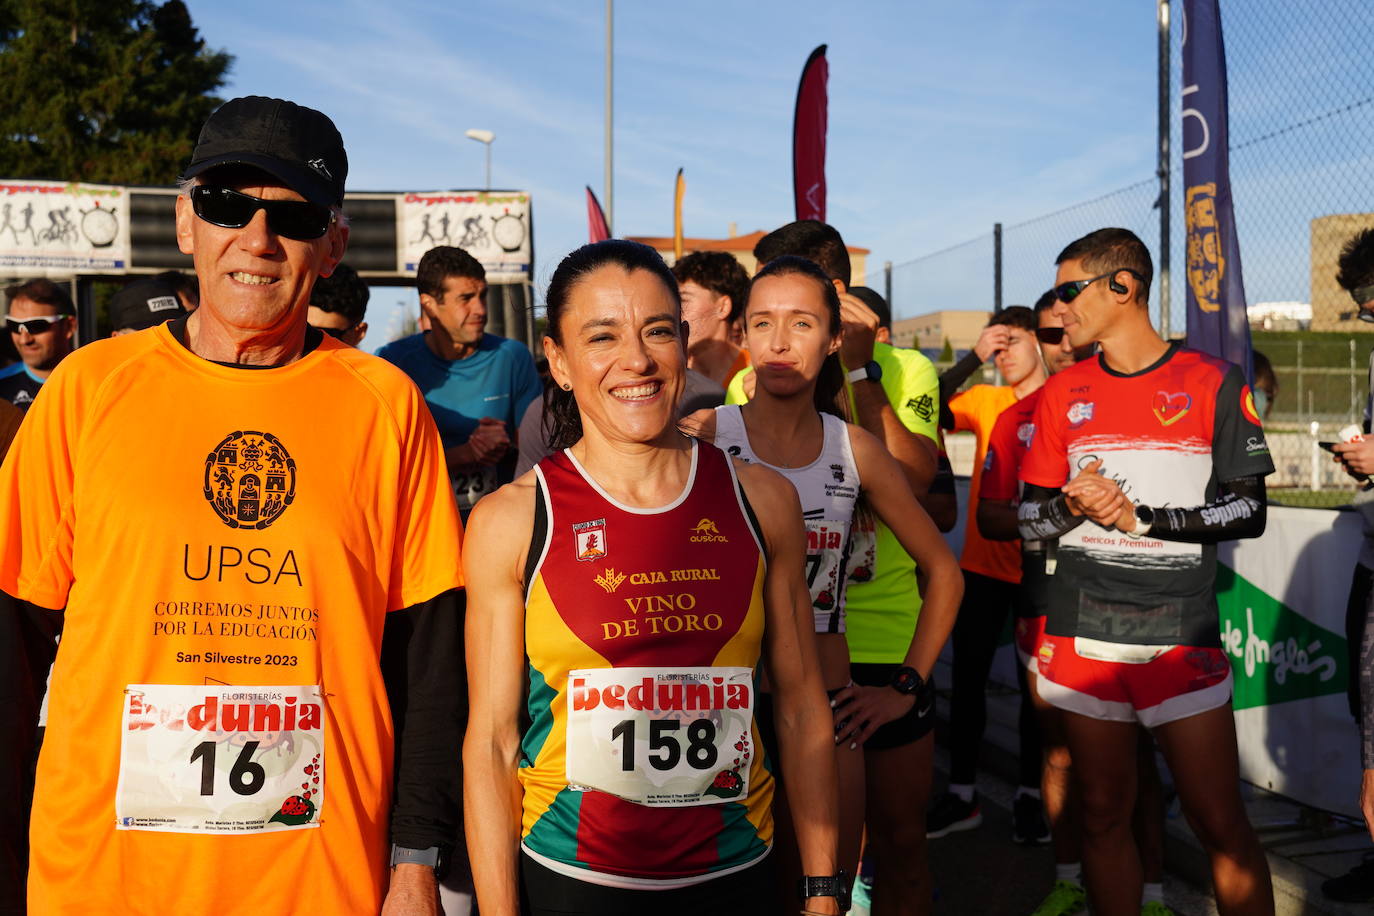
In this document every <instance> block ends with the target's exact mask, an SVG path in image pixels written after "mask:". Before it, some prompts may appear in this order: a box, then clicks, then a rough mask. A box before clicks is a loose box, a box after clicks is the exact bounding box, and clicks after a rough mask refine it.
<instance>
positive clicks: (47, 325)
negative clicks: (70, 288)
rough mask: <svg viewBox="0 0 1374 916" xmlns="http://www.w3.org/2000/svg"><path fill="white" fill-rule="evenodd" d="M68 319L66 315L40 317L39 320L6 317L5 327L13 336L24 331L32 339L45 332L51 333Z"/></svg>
mask: <svg viewBox="0 0 1374 916" xmlns="http://www.w3.org/2000/svg"><path fill="white" fill-rule="evenodd" d="M66 317H67V316H66V315H39V316H38V317H37V318H11V317H10V316H8V315H6V316H5V327H6V328H8V329H9V332H10V333H11V334H18V333H19V332H20V331H24V332H26V333H27V334H28V335H29V336H30V337H37V336H38V335H39V334H42V333H44V332H45V331H51V330H52V329H53V325H55V324H57V323H58V322H59V321H61V320H62V319H64V318H66Z"/></svg>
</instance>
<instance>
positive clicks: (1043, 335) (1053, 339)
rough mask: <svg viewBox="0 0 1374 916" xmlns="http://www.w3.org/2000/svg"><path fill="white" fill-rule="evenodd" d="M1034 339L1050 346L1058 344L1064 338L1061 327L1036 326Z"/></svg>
mask: <svg viewBox="0 0 1374 916" xmlns="http://www.w3.org/2000/svg"><path fill="white" fill-rule="evenodd" d="M1035 339H1036V340H1038V341H1040V342H1041V343H1042V344H1049V345H1050V346H1052V347H1055V346H1058V345H1059V343H1060V342H1061V341H1062V340H1063V339H1064V329H1063V328H1036V329H1035Z"/></svg>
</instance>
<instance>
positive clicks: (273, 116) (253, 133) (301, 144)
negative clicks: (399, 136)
mask: <svg viewBox="0 0 1374 916" xmlns="http://www.w3.org/2000/svg"><path fill="white" fill-rule="evenodd" d="M221 165H247V166H252V167H254V168H259V169H262V170H263V171H264V172H267V173H268V174H269V175H271V176H273V177H274V178H276V179H277V180H278V181H280V182H282V184H284V185H286V186H287V187H288V188H290V189H291V190H293V191H295V192H297V193H298V194H300V195H301V196H302V197H304V198H305V199H306V200H308V201H310V202H311V203H315V204H320V205H322V206H326V207H328V206H335V207H341V206H343V197H344V179H346V178H347V177H348V154H347V153H345V152H344V145H343V137H341V136H340V135H339V130H338V128H336V127H335V126H334V122H333V121H331V120H329V117H328V116H327V115H325V114H324V113H323V112H319V111H316V110H315V109H313V108H306V107H305V106H303V105H297V104H296V103H295V102H288V101H286V100H285V99H269V98H265V97H263V96H260V95H249V96H244V97H242V98H237V99H230V100H229V101H227V102H225V103H224V104H223V105H221V106H220V107H219V108H218V109H216V111H215V113H214V114H212V115H210V118H209V120H207V121H206V122H205V126H204V127H202V128H201V129H200V139H198V140H197V141H196V148H195V151H194V152H192V153H191V164H190V165H189V166H187V167H186V172H185V173H184V177H186V178H194V177H196V176H197V175H199V174H201V173H202V172H205V171H207V170H209V169H212V168H215V167H216V166H221Z"/></svg>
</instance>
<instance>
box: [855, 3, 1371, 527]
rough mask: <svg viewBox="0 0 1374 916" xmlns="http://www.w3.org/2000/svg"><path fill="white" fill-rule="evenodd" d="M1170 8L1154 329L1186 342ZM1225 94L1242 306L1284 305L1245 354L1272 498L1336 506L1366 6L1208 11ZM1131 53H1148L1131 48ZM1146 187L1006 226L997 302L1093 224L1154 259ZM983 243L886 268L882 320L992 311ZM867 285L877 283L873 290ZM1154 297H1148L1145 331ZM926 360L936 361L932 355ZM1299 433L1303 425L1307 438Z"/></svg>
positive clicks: (1012, 218) (1363, 129) (1356, 394)
mask: <svg viewBox="0 0 1374 916" xmlns="http://www.w3.org/2000/svg"><path fill="white" fill-rule="evenodd" d="M1182 8H1183V2H1182V0H1173V2H1172V10H1173V15H1172V20H1173V21H1172V35H1171V43H1172V52H1171V60H1172V74H1171V78H1170V87H1171V93H1170V95H1171V102H1170V104H1171V107H1172V111H1171V120H1172V139H1171V143H1170V149H1171V151H1172V154H1173V165H1172V193H1171V199H1170V201H1169V206H1170V207H1171V211H1170V223H1171V226H1170V236H1171V240H1170V245H1169V249H1170V257H1169V261H1168V262H1167V263H1163V262H1160V263H1158V264H1157V274H1159V273H1162V272H1163V271H1164V270H1166V269H1168V270H1169V274H1170V277H1171V287H1172V289H1171V296H1170V308H1169V319H1170V320H1169V322H1168V326H1169V328H1170V330H1171V332H1172V334H1173V335H1175V336H1179V335H1181V334H1182V333H1183V332H1184V330H1185V312H1186V308H1185V295H1186V294H1185V283H1186V280H1185V277H1186V271H1185V258H1184V252H1185V250H1186V249H1185V246H1184V231H1185V229H1184V227H1185V221H1184V213H1183V206H1182V204H1183V193H1184V192H1183V187H1184V185H1183V161H1182V151H1183V144H1182V134H1181V126H1180V113H1179V111H1180V107H1181V106H1180V105H1179V98H1180V93H1181V91H1182V86H1183V78H1182V52H1181V50H1180V47H1179V43H1180V40H1181V37H1182V20H1183V15H1182V12H1183V9H1182ZM1221 11H1222V24H1223V28H1224V29H1225V38H1226V55H1227V67H1228V90H1229V95H1230V138H1231V186H1232V195H1233V197H1234V202H1235V213H1236V224H1237V226H1236V231H1237V235H1238V236H1239V238H1240V245H1241V256H1242V262H1243V273H1244V279H1245V288H1246V298H1247V301H1248V302H1249V304H1250V305H1251V307H1252V308H1253V307H1254V306H1256V305H1258V304H1262V303H1270V304H1274V303H1283V304H1287V305H1286V307H1284V308H1281V309H1280V311H1281V312H1283V314H1285V315H1290V316H1297V315H1305V314H1307V309H1309V308H1310V314H1311V315H1312V318H1311V319H1310V326H1309V324H1308V320H1307V319H1305V318H1302V319H1299V318H1294V317H1290V318H1288V319H1287V324H1288V325H1290V326H1292V327H1294V328H1300V329H1301V330H1294V331H1290V332H1283V333H1271V332H1265V331H1257V332H1256V333H1255V334H1254V344H1255V348H1256V349H1257V350H1260V351H1263V352H1264V353H1265V354H1266V355H1267V356H1268V357H1269V360H1270V362H1271V363H1272V365H1273V367H1274V373H1275V377H1276V379H1277V382H1278V393H1277V397H1276V399H1275V403H1274V405H1273V408H1272V412H1271V413H1270V415H1269V417H1268V419H1267V428H1268V430H1269V434H1270V439H1271V445H1272V447H1273V449H1274V452H1275V463H1276V464H1277V465H1278V466H1279V472H1278V474H1276V475H1275V476H1274V477H1273V478H1271V479H1270V486H1271V489H1272V492H1273V493H1274V495H1275V496H1276V497H1278V498H1281V499H1284V500H1285V501H1288V502H1291V503H1293V504H1300V505H1338V504H1340V503H1342V502H1344V501H1346V500H1348V498H1349V496H1350V494H1351V493H1352V492H1353V486H1354V483H1353V481H1350V480H1349V478H1347V477H1345V476H1344V475H1343V474H1341V473H1340V469H1339V468H1338V467H1336V466H1335V465H1333V464H1332V463H1331V461H1330V456H1329V455H1326V453H1325V452H1322V451H1321V450H1320V449H1319V448H1318V447H1317V446H1316V445H1315V443H1316V442H1317V441H1318V440H1319V439H1331V438H1335V435H1334V433H1335V432H1336V431H1337V430H1339V429H1341V428H1342V427H1344V426H1346V425H1347V424H1349V423H1351V422H1358V420H1359V417H1360V413H1361V409H1362V405H1363V403H1364V397H1365V395H1366V392H1367V389H1368V376H1367V368H1366V366H1367V362H1366V360H1367V354H1368V352H1369V350H1370V347H1371V346H1374V335H1371V334H1367V333H1361V331H1368V330H1374V326H1371V325H1363V326H1361V325H1358V324H1357V323H1355V322H1354V321H1353V320H1352V318H1353V311H1354V307H1353V304H1352V303H1351V302H1350V300H1349V298H1348V297H1347V296H1345V294H1344V293H1343V292H1341V291H1340V289H1339V288H1338V287H1337V286H1336V284H1335V281H1334V274H1335V270H1336V267H1335V264H1336V259H1337V257H1338V254H1339V250H1340V246H1341V245H1342V244H1343V243H1344V242H1345V240H1346V239H1348V238H1349V237H1350V236H1351V235H1352V234H1353V233H1354V232H1355V231H1356V230H1357V229H1359V228H1363V227H1365V226H1374V55H1370V54H1369V53H1368V49H1367V47H1366V42H1365V36H1367V35H1368V34H1370V33H1371V30H1372V29H1374V4H1371V3H1369V2H1368V0H1312V2H1309V3H1302V4H1280V3H1273V4H1257V3H1253V2H1250V0H1222V3H1221ZM1142 40H1148V39H1146V38H1144V37H1143V36H1142ZM1158 205H1159V181H1158V179H1157V177H1156V176H1151V175H1142V176H1141V179H1140V180H1139V181H1137V182H1135V183H1133V184H1130V185H1128V186H1126V187H1123V188H1119V189H1116V190H1112V191H1109V192H1107V193H1104V194H1101V195H1098V196H1095V197H1091V198H1089V199H1086V200H1084V201H1082V202H1081V203H1077V204H1074V205H1072V206H1069V207H1066V208H1064V209H1061V210H1058V211H1055V212H1053V213H1046V214H1042V215H1039V216H1034V217H1031V218H1029V219H1026V218H1022V217H1021V216H1020V215H1019V214H1015V213H1008V214H1006V218H1005V220H1004V224H1003V226H1002V232H1001V239H1002V243H1001V252H1002V260H1001V278H1000V279H1001V288H1002V303H1003V304H1004V305H1011V304H1027V305H1029V304H1031V303H1033V302H1034V301H1035V299H1036V298H1037V297H1038V296H1039V295H1040V294H1041V293H1042V292H1043V291H1044V290H1045V289H1046V288H1047V287H1048V286H1049V285H1050V283H1051V282H1052V279H1053V276H1054V258H1055V255H1057V254H1058V253H1059V251H1060V250H1062V249H1063V247H1064V246H1065V245H1066V244H1068V243H1069V242H1071V241H1072V240H1074V239H1076V238H1078V237H1079V236H1082V235H1084V234H1086V233H1088V232H1091V231H1092V230H1094V229H1099V228H1102V227H1104V226H1122V227H1125V228H1127V229H1130V230H1132V231H1133V232H1135V233H1136V234H1137V235H1139V236H1140V237H1141V239H1142V240H1143V241H1144V242H1145V244H1146V245H1148V246H1149V248H1150V250H1151V252H1152V253H1154V254H1155V256H1156V258H1157V259H1158V257H1159V252H1160V245H1159V241H1160V232H1159V230H1160V211H1159V209H1158ZM993 240H994V236H993V232H992V227H989V232H988V233H987V234H986V235H984V236H981V237H979V238H977V239H972V240H969V241H966V242H963V243H961V244H958V245H954V246H951V247H949V248H945V249H943V250H941V251H937V252H934V253H932V254H927V255H923V256H920V257H916V258H913V259H911V260H909V261H905V262H903V263H900V264H897V265H895V266H894V267H893V270H892V300H893V302H892V304H893V311H894V315H895V317H896V318H898V319H899V320H900V319H903V318H910V317H915V316H919V315H925V314H929V313H932V312H938V311H942V310H946V309H985V310H990V309H991V308H992V307H993V302H994V300H993V295H994V289H995V287H996V284H997V280H998V278H997V277H996V275H995V270H994V262H995V258H994V241H993ZM875 285H876V282H875ZM1160 287H1161V283H1159V282H1156V283H1155V284H1154V286H1153V288H1152V289H1151V292H1150V312H1151V315H1152V317H1153V318H1154V319H1155V320H1156V322H1157V323H1158V321H1159V317H1160V311H1159V308H1160V305H1159V301H1160ZM932 355H935V354H932ZM1313 424H1316V425H1315V426H1314V425H1313Z"/></svg>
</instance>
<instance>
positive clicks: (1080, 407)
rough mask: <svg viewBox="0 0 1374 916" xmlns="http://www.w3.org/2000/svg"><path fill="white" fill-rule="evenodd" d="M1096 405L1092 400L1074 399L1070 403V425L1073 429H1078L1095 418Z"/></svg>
mask: <svg viewBox="0 0 1374 916" xmlns="http://www.w3.org/2000/svg"><path fill="white" fill-rule="evenodd" d="M1094 407H1095V405H1094V403H1093V402H1092V401H1074V402H1073V403H1072V404H1070V405H1069V413H1068V417H1069V426H1070V427H1071V428H1073V429H1077V428H1078V427H1080V426H1082V425H1083V424H1084V423H1087V422H1088V421H1089V420H1091V419H1092V418H1093V408H1094Z"/></svg>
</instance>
